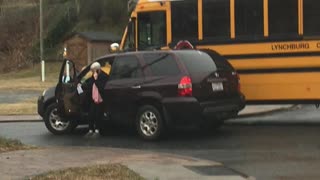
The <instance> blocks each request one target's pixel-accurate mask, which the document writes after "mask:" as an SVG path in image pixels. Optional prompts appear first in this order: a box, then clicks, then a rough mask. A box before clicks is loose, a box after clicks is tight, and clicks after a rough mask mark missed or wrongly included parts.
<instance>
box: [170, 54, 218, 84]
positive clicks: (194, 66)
mask: <svg viewBox="0 0 320 180" xmlns="http://www.w3.org/2000/svg"><path fill="white" fill-rule="evenodd" d="M176 54H177V56H178V57H179V59H180V60H181V61H182V62H183V63H184V64H185V66H186V68H187V69H188V71H189V74H190V75H191V77H192V78H195V77H199V78H200V77H201V78H203V77H206V76H208V75H210V74H211V73H212V72H215V71H216V70H217V66H216V64H215V63H214V61H213V60H212V59H211V57H210V56H209V55H208V54H206V53H204V52H201V51H186V50H184V51H180V52H177V53H176Z"/></svg>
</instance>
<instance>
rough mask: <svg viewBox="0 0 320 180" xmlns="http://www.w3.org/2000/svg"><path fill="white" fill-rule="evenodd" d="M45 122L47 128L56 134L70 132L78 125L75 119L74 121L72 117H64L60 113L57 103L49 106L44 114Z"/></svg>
mask: <svg viewBox="0 0 320 180" xmlns="http://www.w3.org/2000/svg"><path fill="white" fill-rule="evenodd" d="M44 122H45V125H46V127H47V129H48V130H49V131H50V132H51V133H52V134H55V135H61V134H66V133H70V132H71V131H72V130H73V129H75V128H76V126H77V123H76V122H75V121H72V120H71V119H62V118H61V117H60V116H59V115H58V109H57V104H56V103H54V104H51V105H49V106H48V107H47V109H46V112H45V114H44Z"/></svg>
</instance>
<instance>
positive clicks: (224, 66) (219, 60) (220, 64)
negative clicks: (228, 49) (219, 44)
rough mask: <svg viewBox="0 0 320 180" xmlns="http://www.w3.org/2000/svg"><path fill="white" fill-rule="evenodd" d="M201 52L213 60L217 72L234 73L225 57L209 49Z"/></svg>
mask: <svg viewBox="0 0 320 180" xmlns="http://www.w3.org/2000/svg"><path fill="white" fill-rule="evenodd" d="M201 51H203V52H205V53H207V54H208V55H209V56H210V57H211V58H212V59H213V61H214V63H215V64H216V66H217V68H218V69H219V70H227V71H234V69H233V67H232V65H231V64H230V63H229V62H228V60H227V59H226V58H225V57H223V56H221V55H220V54H218V53H217V52H215V51H212V50H210V49H204V50H201Z"/></svg>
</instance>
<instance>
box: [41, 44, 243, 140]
mask: <svg viewBox="0 0 320 180" xmlns="http://www.w3.org/2000/svg"><path fill="white" fill-rule="evenodd" d="M97 61H98V62H99V63H100V64H101V66H102V70H103V71H104V72H105V73H107V74H110V77H109V80H108V82H107V83H106V85H105V88H104V89H105V93H104V94H105V97H103V99H105V117H108V118H106V121H111V122H116V123H125V124H132V125H134V126H135V127H136V129H137V131H138V133H139V135H140V136H141V137H142V138H144V139H147V140H155V139H158V138H159V137H160V136H161V135H163V134H164V132H165V130H166V129H167V128H169V127H173V126H183V125H186V124H206V125H207V127H208V126H209V125H210V126H212V127H218V126H220V125H222V124H223V121H224V120H226V119H228V118H231V117H234V116H236V115H237V114H238V112H239V111H240V110H241V109H243V108H244V106H245V99H244V96H243V95H242V93H241V92H240V84H239V77H238V74H237V73H236V71H235V70H234V69H233V68H232V66H231V65H230V64H229V63H228V62H227V61H226V59H224V58H223V57H222V56H220V55H218V54H217V53H215V52H213V51H209V50H206V51H197V50H178V51H141V52H128V53H120V54H112V55H107V56H104V57H101V58H99V59H98V60H97ZM90 76H91V74H90V65H89V66H87V67H86V68H85V69H84V70H83V71H82V72H81V73H80V74H79V75H77V74H76V71H75V66H74V64H73V62H71V61H69V60H65V62H64V64H63V67H62V69H61V72H60V77H59V82H58V84H57V86H56V87H55V88H51V89H48V90H47V91H45V92H44V93H43V95H42V96H40V97H39V100H38V112H39V114H40V115H41V116H42V117H43V118H44V121H45V124H46V127H47V128H48V130H49V131H51V132H52V133H54V134H63V133H66V132H70V131H72V130H73V129H74V128H75V127H76V126H77V125H78V124H83V123H86V122H82V121H81V119H85V118H81V116H85V115H86V114H87V113H86V112H87V111H88V107H87V105H86V103H85V102H83V100H81V99H82V98H81V96H83V94H86V92H84V93H82V95H79V94H78V91H77V84H78V83H83V82H85V81H86V79H88V78H89V77H90Z"/></svg>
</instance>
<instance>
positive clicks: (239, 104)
mask: <svg viewBox="0 0 320 180" xmlns="http://www.w3.org/2000/svg"><path fill="white" fill-rule="evenodd" d="M162 104H163V106H164V111H165V118H166V119H167V121H169V123H179V124H180V123H186V122H192V123H193V122H196V121H200V120H203V119H212V120H214V119H223V120H224V119H228V118H232V117H234V116H236V115H237V114H238V112H239V111H240V110H242V109H243V108H244V107H245V97H244V96H243V95H240V96H236V97H232V98H229V99H223V100H216V101H208V102H201V103H200V102H199V101H198V100H197V99H196V98H194V97H174V98H166V99H164V100H163V101H162Z"/></svg>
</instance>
